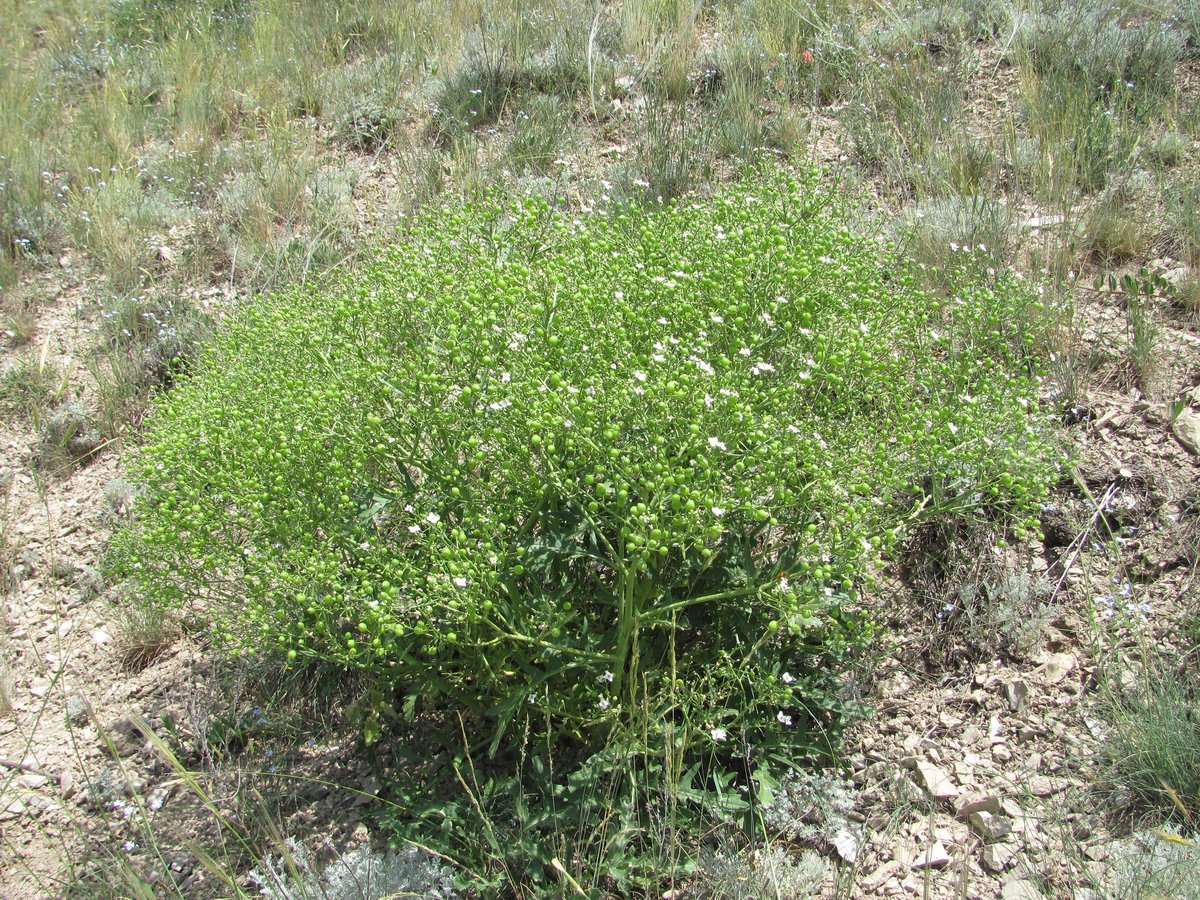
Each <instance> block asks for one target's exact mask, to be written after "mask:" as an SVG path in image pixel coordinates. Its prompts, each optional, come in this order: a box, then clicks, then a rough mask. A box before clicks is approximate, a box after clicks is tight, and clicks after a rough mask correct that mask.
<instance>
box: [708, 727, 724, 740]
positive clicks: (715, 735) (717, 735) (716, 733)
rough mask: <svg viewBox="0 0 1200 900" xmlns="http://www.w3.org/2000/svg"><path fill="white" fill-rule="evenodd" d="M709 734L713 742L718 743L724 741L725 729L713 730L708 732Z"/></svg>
mask: <svg viewBox="0 0 1200 900" xmlns="http://www.w3.org/2000/svg"><path fill="white" fill-rule="evenodd" d="M709 734H710V735H712V739H713V740H714V741H717V742H720V741H723V740H725V729H724V728H714V729H713V730H712V731H710V732H709Z"/></svg>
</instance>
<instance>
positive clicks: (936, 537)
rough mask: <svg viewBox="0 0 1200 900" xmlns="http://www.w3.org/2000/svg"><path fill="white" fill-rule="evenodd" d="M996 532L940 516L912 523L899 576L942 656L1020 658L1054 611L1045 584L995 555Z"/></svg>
mask: <svg viewBox="0 0 1200 900" xmlns="http://www.w3.org/2000/svg"><path fill="white" fill-rule="evenodd" d="M998 540H1000V538H998V537H997V535H996V534H995V533H994V532H993V531H992V530H991V529H990V528H989V527H988V526H987V524H986V523H983V522H972V521H969V520H966V519H963V518H961V517H957V516H953V515H951V516H945V517H942V518H939V519H936V520H931V521H929V522H927V523H924V524H923V525H922V526H921V527H920V528H917V529H914V531H913V533H912V535H911V536H910V538H909V542H908V544H907V546H906V548H905V555H904V560H903V565H902V577H903V579H904V581H905V583H906V584H907V585H908V586H909V588H910V589H911V590H912V591H913V593H914V596H915V598H916V599H917V602H918V603H919V608H920V612H921V615H922V616H924V617H925V619H926V621H927V622H928V623H929V625H930V626H931V634H932V638H931V645H930V649H931V651H932V654H931V655H932V656H933V658H934V659H935V660H937V661H938V662H940V663H943V664H951V665H957V664H961V662H962V661H963V660H976V659H990V658H994V657H995V656H997V655H1003V656H1005V657H1007V658H1010V659H1020V658H1023V657H1024V656H1025V655H1026V654H1027V653H1028V652H1029V651H1031V650H1032V649H1033V648H1034V646H1035V645H1036V643H1037V640H1038V638H1039V636H1040V635H1041V633H1042V629H1043V628H1044V627H1045V626H1046V625H1047V624H1049V622H1050V620H1051V618H1053V615H1054V612H1055V609H1054V606H1053V604H1052V603H1051V598H1050V585H1049V583H1047V582H1046V581H1045V580H1043V579H1037V578H1034V577H1033V576H1031V575H1030V574H1029V573H1028V572H1025V571H1016V572H1014V571H1009V570H1006V569H1005V568H1004V567H1003V565H1002V564H1001V563H1000V562H999V561H998V560H997V558H996V556H995V555H994V548H995V546H996V543H997V541H998Z"/></svg>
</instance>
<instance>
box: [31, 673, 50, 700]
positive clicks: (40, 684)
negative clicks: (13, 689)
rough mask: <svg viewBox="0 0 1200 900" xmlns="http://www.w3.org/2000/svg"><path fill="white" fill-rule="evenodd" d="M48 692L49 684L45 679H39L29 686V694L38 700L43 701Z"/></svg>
mask: <svg viewBox="0 0 1200 900" xmlns="http://www.w3.org/2000/svg"><path fill="white" fill-rule="evenodd" d="M49 692H50V682H49V681H46V680H45V679H42V678H39V679H38V680H37V681H34V682H33V683H32V684H30V685H29V693H31V694H33V696H35V697H37V698H38V699H39V700H41V699H43V698H44V697H45V696H46V694H48V693H49Z"/></svg>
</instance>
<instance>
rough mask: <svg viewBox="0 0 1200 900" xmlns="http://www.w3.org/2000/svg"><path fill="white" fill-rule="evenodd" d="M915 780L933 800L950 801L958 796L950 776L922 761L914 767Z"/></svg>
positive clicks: (931, 764)
mask: <svg viewBox="0 0 1200 900" xmlns="http://www.w3.org/2000/svg"><path fill="white" fill-rule="evenodd" d="M915 768H916V770H917V779H918V782H919V783H920V785H921V786H922V787H923V788H925V790H926V792H927V793H928V794H929V796H931V797H932V798H933V799H934V800H950V799H952V798H954V797H957V796H958V788H956V787H955V786H954V782H953V781H951V780H950V776H949V775H947V774H946V773H945V772H944V771H942V770H941V769H939V768H938V767H937V766H935V765H934V764H933V763H928V762H925V761H923V760H921V761H918V762H917V763H916V765H915Z"/></svg>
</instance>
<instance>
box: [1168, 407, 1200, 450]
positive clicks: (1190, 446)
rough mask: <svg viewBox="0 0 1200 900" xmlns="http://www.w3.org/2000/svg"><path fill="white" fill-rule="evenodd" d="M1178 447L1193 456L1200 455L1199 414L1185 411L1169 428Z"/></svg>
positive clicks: (1188, 410)
mask: <svg viewBox="0 0 1200 900" xmlns="http://www.w3.org/2000/svg"><path fill="white" fill-rule="evenodd" d="M1171 430H1172V431H1173V432H1174V434H1175V439H1176V440H1177V441H1179V443H1180V446H1182V447H1183V449H1184V450H1186V451H1187V452H1188V453H1191V454H1192V455H1193V456H1195V455H1200V413H1197V412H1195V411H1194V410H1191V409H1185V410H1184V411H1183V412H1181V413H1180V414H1179V416H1178V417H1177V418H1176V419H1175V424H1173V425H1172V426H1171Z"/></svg>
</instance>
